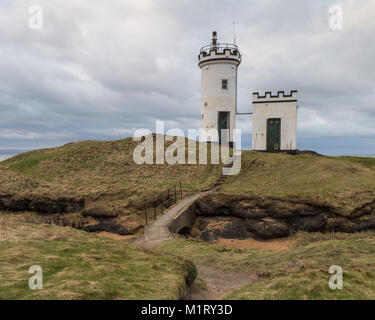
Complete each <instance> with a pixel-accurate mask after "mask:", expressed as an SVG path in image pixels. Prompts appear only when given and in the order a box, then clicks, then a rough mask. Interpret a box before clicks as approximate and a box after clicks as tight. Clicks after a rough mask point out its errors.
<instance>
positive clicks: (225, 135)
mask: <svg viewBox="0 0 375 320" xmlns="http://www.w3.org/2000/svg"><path fill="white" fill-rule="evenodd" d="M218 124H219V125H218V131H219V132H218V133H219V143H220V144H227V143H229V138H230V137H229V112H223V111H219V115H218ZM223 129H228V130H223Z"/></svg>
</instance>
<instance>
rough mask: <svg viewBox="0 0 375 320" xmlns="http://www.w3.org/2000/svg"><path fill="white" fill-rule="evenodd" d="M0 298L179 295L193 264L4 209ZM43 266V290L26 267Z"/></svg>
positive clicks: (0, 238) (0, 237)
mask: <svg viewBox="0 0 375 320" xmlns="http://www.w3.org/2000/svg"><path fill="white" fill-rule="evenodd" d="M0 230H1V232H0V274H1V281H0V299H177V298H179V297H180V296H181V295H182V294H183V293H184V290H185V287H186V285H185V278H188V279H190V280H191V279H193V278H194V276H195V273H194V272H195V268H194V266H193V265H192V264H191V263H189V262H187V261H185V260H180V259H176V258H173V257H164V256H160V255H156V254H154V253H151V252H148V251H144V250H141V249H139V248H137V247H135V246H133V245H130V244H127V243H125V242H124V241H119V240H112V239H107V238H103V237H99V236H95V235H92V234H88V233H85V232H82V231H78V230H74V229H71V228H62V227H53V226H46V225H37V224H29V223H21V222H19V221H16V220H15V219H14V217H13V216H11V215H8V214H5V213H0ZM32 265H40V266H41V267H42V268H43V275H44V286H43V289H42V290H30V289H29V288H28V280H29V278H30V277H31V275H29V274H28V269H29V267H30V266H32Z"/></svg>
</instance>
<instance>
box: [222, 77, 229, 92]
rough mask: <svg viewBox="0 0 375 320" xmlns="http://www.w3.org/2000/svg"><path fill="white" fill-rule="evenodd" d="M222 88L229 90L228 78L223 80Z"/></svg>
mask: <svg viewBox="0 0 375 320" xmlns="http://www.w3.org/2000/svg"><path fill="white" fill-rule="evenodd" d="M221 89H223V90H228V80H227V79H223V80H221Z"/></svg>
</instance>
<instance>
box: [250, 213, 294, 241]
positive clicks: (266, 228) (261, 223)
mask: <svg viewBox="0 0 375 320" xmlns="http://www.w3.org/2000/svg"><path fill="white" fill-rule="evenodd" d="M246 227H247V230H249V231H251V232H253V233H254V234H255V235H256V236H258V237H259V238H261V239H272V238H282V237H287V236H289V234H290V227H289V226H288V224H286V223H285V222H283V221H280V220H276V219H272V218H266V219H261V220H255V219H247V220H246Z"/></svg>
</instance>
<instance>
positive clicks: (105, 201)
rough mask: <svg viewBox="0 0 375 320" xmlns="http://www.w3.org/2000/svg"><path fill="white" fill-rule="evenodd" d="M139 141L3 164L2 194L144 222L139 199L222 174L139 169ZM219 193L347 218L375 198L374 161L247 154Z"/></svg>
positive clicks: (193, 186)
mask: <svg viewBox="0 0 375 320" xmlns="http://www.w3.org/2000/svg"><path fill="white" fill-rule="evenodd" d="M138 143H139V142H133V140H132V139H131V138H128V139H124V140H118V141H83V142H77V143H69V144H67V145H64V146H62V147H58V148H51V149H41V150H35V151H30V152H27V153H23V154H19V155H17V156H15V157H12V158H10V159H7V160H6V161H3V162H1V163H0V181H1V185H0V195H1V194H10V195H12V196H14V197H18V198H22V197H26V198H31V199H33V198H47V199H57V198H59V197H61V196H65V197H72V198H84V199H86V206H87V207H98V206H99V207H104V208H106V210H108V211H112V212H117V213H120V214H121V215H127V216H130V217H132V219H131V220H132V221H133V222H135V223H136V224H143V217H142V215H141V213H142V209H143V202H144V199H147V198H149V197H150V196H153V195H155V194H157V193H159V192H161V191H163V190H165V189H167V188H169V187H170V186H172V185H173V184H174V183H176V182H178V181H179V180H182V185H183V189H184V195H186V194H189V193H193V192H197V191H198V190H202V189H206V188H208V187H210V186H212V185H213V184H214V183H215V182H216V181H217V180H218V178H219V176H220V174H221V169H220V166H219V165H190V164H185V165H168V164H163V165H156V164H155V165H137V164H135V163H134V161H133V150H134V148H135V147H136V146H137V144H138ZM166 147H167V146H166ZM186 154H187V152H186ZM221 192H224V193H228V194H247V195H255V196H257V195H258V196H262V197H275V196H276V197H282V198H285V197H302V198H311V199H314V200H319V201H322V202H328V203H329V204H330V205H331V206H335V207H337V209H338V210H341V211H342V212H349V211H351V210H353V209H354V208H356V207H360V206H362V205H366V204H367V203H369V202H371V201H374V199H375V159H374V158H359V157H322V156H317V155H297V156H292V155H287V154H274V153H273V154H269V153H259V152H252V151H244V152H243V155H242V169H241V172H240V174H238V175H236V176H230V177H228V178H227V180H226V182H225V183H224V185H223V187H222V189H221ZM129 223H130V222H129Z"/></svg>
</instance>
